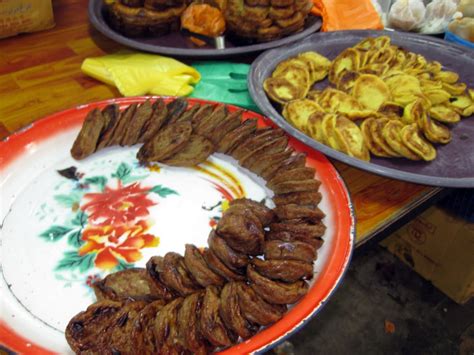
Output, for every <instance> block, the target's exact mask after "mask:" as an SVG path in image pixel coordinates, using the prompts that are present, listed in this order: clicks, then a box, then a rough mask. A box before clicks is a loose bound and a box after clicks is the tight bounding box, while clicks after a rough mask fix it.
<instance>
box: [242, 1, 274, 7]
mask: <svg viewBox="0 0 474 355" xmlns="http://www.w3.org/2000/svg"><path fill="white" fill-rule="evenodd" d="M245 3H246V4H247V5H249V6H269V5H270V0H245Z"/></svg>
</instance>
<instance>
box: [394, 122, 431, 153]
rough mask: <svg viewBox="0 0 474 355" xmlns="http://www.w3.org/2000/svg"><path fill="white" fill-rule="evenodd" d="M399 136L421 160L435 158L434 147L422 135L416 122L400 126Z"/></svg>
mask: <svg viewBox="0 0 474 355" xmlns="http://www.w3.org/2000/svg"><path fill="white" fill-rule="evenodd" d="M400 136H401V137H402V141H403V142H404V143H405V145H406V146H407V147H408V148H409V149H410V150H411V151H413V152H414V153H415V154H417V155H419V156H420V157H421V158H422V159H423V160H426V161H431V160H433V159H435V158H436V149H435V148H434V147H433V145H432V144H431V143H430V142H428V141H427V140H426V138H425V137H423V134H422V132H421V130H420V128H419V127H418V124H416V123H412V124H409V125H406V126H405V127H403V128H402V130H401V132H400Z"/></svg>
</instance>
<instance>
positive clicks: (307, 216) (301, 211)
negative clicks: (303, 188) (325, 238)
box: [275, 204, 326, 222]
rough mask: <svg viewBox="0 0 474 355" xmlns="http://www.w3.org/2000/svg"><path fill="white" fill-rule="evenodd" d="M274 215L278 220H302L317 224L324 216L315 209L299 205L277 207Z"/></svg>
mask: <svg viewBox="0 0 474 355" xmlns="http://www.w3.org/2000/svg"><path fill="white" fill-rule="evenodd" d="M275 213H276V215H277V217H278V218H279V219H280V220H285V219H296V218H303V219H304V220H306V221H309V222H318V221H320V220H321V219H323V218H324V217H325V216H326V215H325V214H324V212H323V211H321V210H320V209H319V208H317V207H314V208H313V207H312V206H305V205H300V204H287V205H283V206H277V207H276V208H275Z"/></svg>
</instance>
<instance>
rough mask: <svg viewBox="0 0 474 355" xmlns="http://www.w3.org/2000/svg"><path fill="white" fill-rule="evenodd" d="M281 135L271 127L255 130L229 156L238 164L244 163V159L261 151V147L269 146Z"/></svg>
mask: <svg viewBox="0 0 474 355" xmlns="http://www.w3.org/2000/svg"><path fill="white" fill-rule="evenodd" d="M283 134H284V133H283V131H282V130H276V129H273V128H271V127H266V128H262V129H257V131H256V132H255V133H254V134H253V135H251V136H249V137H248V138H247V139H246V140H245V141H244V142H243V143H242V144H239V145H238V146H236V147H235V148H234V149H232V151H231V152H230V155H232V156H233V157H234V158H235V159H237V160H238V161H239V162H242V161H245V159H246V158H247V157H249V156H250V155H252V154H253V153H255V151H257V150H258V149H262V147H265V146H266V145H267V144H270V143H271V142H273V141H274V140H275V139H276V138H279V137H281V136H283Z"/></svg>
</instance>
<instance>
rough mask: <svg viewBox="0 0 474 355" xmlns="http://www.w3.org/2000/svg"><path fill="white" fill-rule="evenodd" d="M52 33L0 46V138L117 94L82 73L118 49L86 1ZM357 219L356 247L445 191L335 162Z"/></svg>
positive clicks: (67, 9)
mask: <svg viewBox="0 0 474 355" xmlns="http://www.w3.org/2000/svg"><path fill="white" fill-rule="evenodd" d="M53 3H54V15H55V20H56V27H55V28H54V29H52V30H49V31H43V32H38V33H33V34H26V35H20V36H16V37H12V38H8V39H3V40H0V138H2V137H5V136H7V135H8V134H10V133H11V132H14V131H16V130H18V129H20V128H22V127H24V126H26V125H28V124H29V123H31V122H33V121H34V120H37V119H39V118H41V117H44V116H46V115H48V114H51V113H53V112H57V111H60V110H64V109H67V108H70V107H73V106H76V105H80V104H84V103H87V102H91V101H97V100H103V99H108V98H112V97H119V96H120V94H119V92H118V91H117V90H116V89H115V88H113V87H110V86H107V85H104V84H102V83H100V82H98V81H96V80H94V79H92V78H90V77H87V76H86V75H84V74H82V73H81V70H80V65H81V63H82V61H83V60H84V59H85V58H86V57H94V56H101V55H104V54H107V53H112V52H114V51H116V50H118V49H120V48H121V47H120V45H118V44H116V43H114V42H112V41H110V40H108V39H107V38H105V37H104V36H102V35H101V34H100V33H98V32H97V31H95V30H94V29H93V28H91V26H90V25H89V23H88V15H87V3H88V1H87V0H55V1H53ZM335 165H336V167H337V168H338V170H339V171H340V173H341V175H342V176H343V178H344V180H345V181H346V183H347V186H348V189H349V192H350V194H351V196H352V201H353V203H354V208H355V213H356V217H357V245H362V244H364V243H365V242H366V241H368V240H370V239H371V238H372V237H374V236H377V235H380V234H381V233H382V232H383V231H386V230H388V229H390V228H393V227H394V226H396V225H399V224H400V223H401V222H402V221H404V218H405V219H406V217H407V216H410V214H412V213H413V211H415V210H419V209H420V208H423V207H424V206H427V205H428V204H429V202H430V201H432V200H433V199H435V198H436V197H437V196H439V195H440V194H441V192H442V191H443V189H439V188H431V187H425V186H421V185H415V184H410V183H405V182H400V181H395V180H391V179H386V178H382V177H379V176H376V175H373V174H369V173H366V172H363V171H361V170H357V169H354V168H351V167H349V166H347V165H345V164H342V163H338V162H335Z"/></svg>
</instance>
